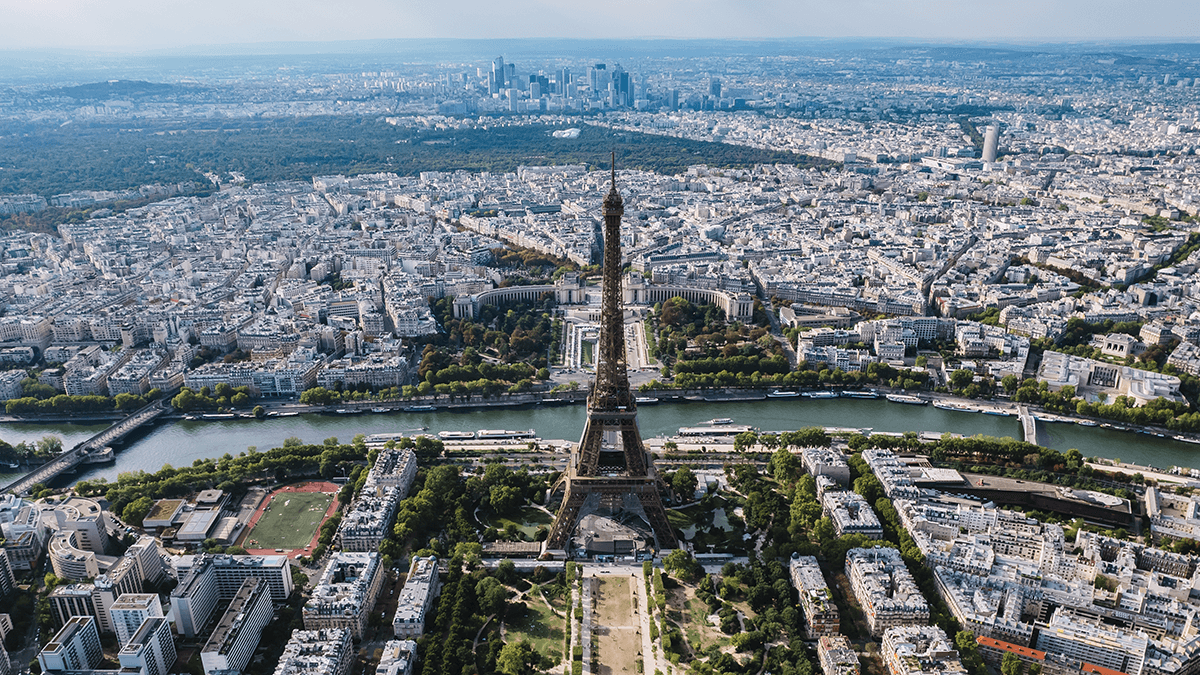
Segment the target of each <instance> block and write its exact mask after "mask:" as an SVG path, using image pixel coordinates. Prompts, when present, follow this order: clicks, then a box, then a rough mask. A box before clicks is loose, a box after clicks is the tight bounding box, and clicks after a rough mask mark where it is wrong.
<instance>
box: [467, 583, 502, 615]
mask: <svg viewBox="0 0 1200 675" xmlns="http://www.w3.org/2000/svg"><path fill="white" fill-rule="evenodd" d="M475 596H476V597H477V598H478V599H479V609H480V610H481V613H482V614H483V615H484V616H490V615H492V614H495V615H497V616H502V615H503V614H504V608H505V606H506V605H507V604H508V589H506V588H505V587H504V586H503V585H501V584H500V582H499V581H497V580H496V579H495V578H493V577H484V578H482V579H480V580H479V583H478V584H476V585H475Z"/></svg>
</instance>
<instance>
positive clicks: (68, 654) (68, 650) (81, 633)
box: [38, 616, 104, 673]
mask: <svg viewBox="0 0 1200 675" xmlns="http://www.w3.org/2000/svg"><path fill="white" fill-rule="evenodd" d="M103 660H104V653H103V651H102V650H101V648H100V632H99V631H98V630H96V620H95V619H93V618H92V617H90V616H73V617H71V618H70V619H68V620H67V623H66V625H64V626H63V627H62V628H61V629H60V630H59V631H58V632H57V633H55V635H54V637H53V638H51V639H50V642H48V643H47V644H46V646H45V647H42V650H41V651H40V652H38V663H39V664H41V666H42V672H44V673H49V672H63V671H68V670H91V669H93V668H95V667H96V666H98V665H100V663H101V661H103Z"/></svg>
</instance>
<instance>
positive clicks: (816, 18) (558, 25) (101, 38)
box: [0, 0, 1200, 50]
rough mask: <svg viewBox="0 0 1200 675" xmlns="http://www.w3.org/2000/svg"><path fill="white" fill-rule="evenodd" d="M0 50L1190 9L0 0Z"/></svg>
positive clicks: (982, 31) (748, 31) (864, 0)
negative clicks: (0, 18) (1, 18)
mask: <svg viewBox="0 0 1200 675" xmlns="http://www.w3.org/2000/svg"><path fill="white" fill-rule="evenodd" d="M0 17H3V20H2V21H0V50H2V49H21V48H40V47H67V48H87V47H101V48H113V49H120V50H129V49H132V50H138V49H143V48H149V49H158V48H163V47H172V46H190V45H216V44H228V43H251V42H274V41H293V40H357V39H376V38H417V37H443V38H521V37H579V38H619V37H679V38H704V37H733V38H749V37H807V36H812V37H872V36H878V37H901V38H903V37H912V38H932V39H949V40H1039V39H1051V40H1054V39H1065V40H1091V39H1109V38H1114V39H1123V38H1168V39H1182V40H1187V41H1192V40H1193V39H1195V38H1197V37H1200V1H1197V0H826V1H824V2H814V1H811V0H595V1H594V2H578V1H575V2H570V1H567V0H0Z"/></svg>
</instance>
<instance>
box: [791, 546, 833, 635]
mask: <svg viewBox="0 0 1200 675" xmlns="http://www.w3.org/2000/svg"><path fill="white" fill-rule="evenodd" d="M788 572H789V574H790V575H791V578H792V585H793V586H795V587H796V591H797V592H798V593H799V594H800V609H801V611H802V612H803V614H804V627H805V631H806V633H807V635H808V638H809V639H810V640H811V639H815V638H817V637H818V636H823V635H837V633H838V630H840V626H841V618H840V616H839V615H838V609H837V605H835V604H834V602H833V593H832V592H831V591H830V590H829V584H827V583H825V576H824V575H823V574H821V567H820V566H819V565H818V564H817V559H816V558H814V557H813V556H801V555H793V556H792V559H791V562H790V563H789V564H788Z"/></svg>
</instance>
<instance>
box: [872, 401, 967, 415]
mask: <svg viewBox="0 0 1200 675" xmlns="http://www.w3.org/2000/svg"><path fill="white" fill-rule="evenodd" d="M888 400H891V399H888ZM933 407H935V408H937V409H938V410H953V411H955V412H978V411H976V410H975V409H974V408H968V407H966V406H962V405H957V404H955V403H947V402H946V401H934V402H933Z"/></svg>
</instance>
